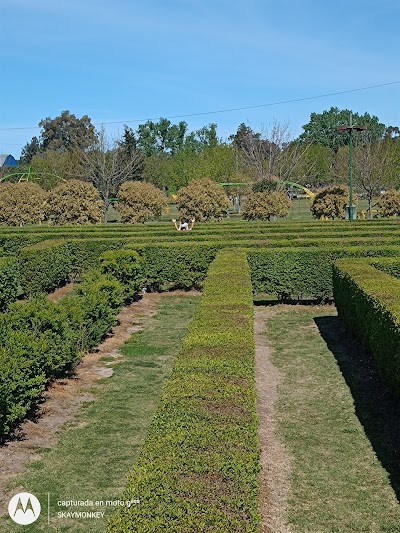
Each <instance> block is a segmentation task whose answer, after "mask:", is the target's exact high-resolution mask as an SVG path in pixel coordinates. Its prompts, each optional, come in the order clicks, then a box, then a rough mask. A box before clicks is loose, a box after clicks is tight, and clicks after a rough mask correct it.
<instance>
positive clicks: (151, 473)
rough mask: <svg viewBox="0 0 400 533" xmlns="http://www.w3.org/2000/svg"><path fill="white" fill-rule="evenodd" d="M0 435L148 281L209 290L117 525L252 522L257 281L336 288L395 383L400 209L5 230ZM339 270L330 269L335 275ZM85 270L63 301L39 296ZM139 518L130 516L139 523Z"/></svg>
mask: <svg viewBox="0 0 400 533" xmlns="http://www.w3.org/2000/svg"><path fill="white" fill-rule="evenodd" d="M0 251H1V257H0V309H1V314H0V373H1V381H0V434H1V436H2V438H4V437H6V436H7V435H8V434H9V433H10V432H11V431H12V430H13V428H15V427H16V425H17V424H18V423H19V422H20V421H21V420H23V418H24V417H26V415H27V414H28V413H29V412H30V411H31V410H32V409H33V408H34V407H35V405H36V404H37V402H38V401H39V399H40V398H41V395H42V393H43V391H44V389H45V387H46V385H47V384H48V382H49V381H50V380H51V379H53V378H54V377H56V376H60V375H63V374H65V373H66V372H68V371H70V370H71V369H73V367H74V365H76V364H77V363H78V362H79V360H80V358H81V356H82V354H83V352H84V351H85V350H87V349H90V348H92V347H94V346H96V344H98V343H99V341H100V340H101V339H102V338H103V337H104V335H105V334H106V333H107V332H108V331H109V330H110V329H111V327H112V325H113V323H114V321H115V317H116V315H117V313H118V311H119V310H120V309H121V307H122V306H123V305H124V302H126V301H127V300H129V299H131V298H133V297H134V296H135V294H137V293H138V292H140V291H141V290H142V288H143V287H146V288H147V290H165V289H172V288H181V289H191V288H200V289H204V291H203V296H202V299H201V302H200V304H199V307H198V308H197V311H196V313H195V316H194V318H193V320H192V322H191V324H190V326H189V329H188V332H187V336H186V338H185V340H184V343H183V347H182V349H181V352H180V353H179V355H178V356H177V359H176V361H175V365H174V368H173V373H172V375H171V377H170V379H169V380H168V381H167V383H166V385H165V386H164V389H163V396H162V399H161V403H160V406H159V409H158V412H157V415H156V417H155V419H154V420H153V423H152V425H151V428H150V431H149V434H148V438H147V440H146V443H145V445H144V449H143V450H142V454H141V457H140V460H139V462H138V464H136V465H135V466H134V468H133V470H132V472H131V474H130V477H129V481H128V484H127V487H126V491H125V494H124V495H123V499H125V500H127V499H136V498H138V495H139V494H140V497H141V498H143V499H145V500H146V502H147V504H146V506H136V507H131V508H130V509H122V510H120V511H119V512H117V513H116V514H115V515H114V516H113V518H112V519H111V522H110V523H109V527H108V532H109V533H117V532H119V533H125V532H127V531H138V532H141V531H142V532H151V531H168V530H170V531H176V532H182V533H183V532H185V533H186V532H190V531H193V532H195V531H196V532H200V531H221V532H223V531H226V532H232V531H243V532H246V531H248V532H250V531H256V530H257V527H258V523H259V515H258V510H257V493H258V481H257V475H258V447H257V413H256V398H255V388H254V341H253V307H252V306H253V294H255V293H266V294H268V295H272V296H273V297H274V298H277V299H278V300H290V299H292V300H295V299H308V300H315V301H316V302H321V301H325V300H328V299H332V298H334V300H335V303H336V305H337V308H338V313H339V316H340V317H342V318H343V320H345V321H346V323H347V324H348V326H349V327H350V328H351V329H352V330H353V331H354V332H355V334H356V335H357V336H358V337H359V338H360V339H361V340H362V341H363V342H364V343H365V344H366V345H367V346H368V347H369V348H370V350H371V352H372V353H373V354H374V356H375V357H376V359H377V362H378V365H379V367H380V369H381V372H382V374H383V376H385V378H386V379H387V381H388V383H390V385H391V386H392V387H394V388H395V389H396V390H397V391H399V390H400V304H399V296H400V279H399V278H400V225H399V224H398V222H397V221H395V220H389V221H385V220H377V221H360V222H354V223H351V224H349V223H348V222H342V221H338V222H318V221H315V222H314V221H313V222H298V223H289V222H279V223H262V222H254V223H253V222H252V223H248V222H226V223H208V224H198V225H197V226H196V227H195V228H194V230H193V231H192V232H190V233H186V232H176V231H175V230H174V228H173V227H170V226H166V225H165V224H148V225H143V226H139V225H138V226H136V225H133V226H126V225H109V226H107V227H98V226H88V227H83V228H79V229H77V228H76V227H65V228H55V227H44V226H36V227H32V228H28V227H25V228H20V229H19V230H18V231H17V230H16V229H15V228H14V229H13V228H4V229H2V231H1V234H0ZM332 273H333V275H332ZM69 281H76V282H77V283H76V288H75V290H74V291H73V292H72V293H71V294H69V295H67V296H65V297H64V298H62V299H61V300H60V301H58V302H51V301H49V300H48V299H47V298H46V293H49V292H50V291H53V290H54V289H56V288H57V287H61V286H63V285H64V284H66V283H68V282H69ZM133 523H134V526H133V525H132V524H133Z"/></svg>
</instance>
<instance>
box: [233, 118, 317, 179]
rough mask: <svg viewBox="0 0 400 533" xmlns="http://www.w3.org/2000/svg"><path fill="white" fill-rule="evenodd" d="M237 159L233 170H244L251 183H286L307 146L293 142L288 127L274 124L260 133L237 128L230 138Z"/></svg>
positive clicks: (242, 127)
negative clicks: (278, 180) (253, 181)
mask: <svg viewBox="0 0 400 533" xmlns="http://www.w3.org/2000/svg"><path fill="white" fill-rule="evenodd" d="M230 140H231V141H232V143H233V145H234V147H235V150H236V155H237V167H239V166H240V167H241V168H242V169H243V168H244V169H245V171H246V172H247V173H249V174H251V175H252V176H253V177H254V179H255V181H258V180H263V179H274V178H276V177H278V178H279V179H281V180H289V179H290V178H291V177H292V175H293V174H295V173H296V172H297V168H298V166H299V163H300V161H301V159H302V157H303V154H304V153H305V152H306V151H307V145H305V144H302V143H299V142H293V138H292V134H291V131H290V129H289V124H288V123H284V124H280V123H279V122H278V121H276V120H274V121H273V123H272V125H270V126H269V127H268V128H264V129H263V130H262V131H261V132H254V131H253V130H252V129H251V128H249V127H248V126H245V125H244V124H241V125H240V126H239V128H238V131H237V132H236V134H235V135H233V136H231V137H230Z"/></svg>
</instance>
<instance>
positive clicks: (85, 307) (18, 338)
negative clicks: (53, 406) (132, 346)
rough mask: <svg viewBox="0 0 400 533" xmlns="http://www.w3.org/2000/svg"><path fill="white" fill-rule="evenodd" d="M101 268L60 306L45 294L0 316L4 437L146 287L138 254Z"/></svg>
mask: <svg viewBox="0 0 400 533" xmlns="http://www.w3.org/2000/svg"><path fill="white" fill-rule="evenodd" d="M101 269H102V270H103V271H104V272H106V273H103V274H102V273H100V272H99V271H98V270H92V271H91V272H90V273H87V274H86V275H85V277H84V280H83V282H81V283H80V284H79V285H78V287H77V288H76V289H75V291H74V293H73V294H70V295H68V296H66V297H64V298H63V299H62V300H61V301H60V302H57V303H55V302H50V301H48V300H46V299H45V297H44V296H42V297H39V298H36V299H33V300H30V301H27V302H24V303H20V302H16V303H13V304H11V305H10V307H9V310H8V311H7V312H6V313H4V314H3V315H0V439H1V438H2V437H4V435H5V434H7V433H9V432H10V430H11V429H12V428H13V427H14V426H15V424H16V423H18V422H19V421H20V420H21V419H22V418H23V417H24V416H26V414H27V413H28V411H29V410H30V409H32V407H34V406H35V405H36V403H37V401H38V400H39V399H40V396H41V394H42V392H43V390H44V388H45V387H46V384H47V383H48V381H49V380H50V379H51V378H53V377H55V376H57V375H60V374H61V373H63V372H65V371H66V370H68V369H70V368H71V367H73V366H74V365H75V364H76V363H77V362H78V361H79V359H80V356H81V353H82V351H84V350H87V349H89V348H92V347H93V346H96V345H97V344H98V343H99V342H100V341H101V339H102V338H103V337H104V335H105V334H106V333H107V331H108V330H109V329H110V328H111V327H112V325H113V324H114V322H115V317H116V315H117V313H118V311H119V309H120V307H121V306H122V304H123V302H124V300H125V299H126V298H127V297H132V296H133V295H134V293H135V292H137V288H138V287H140V286H141V283H142V279H143V275H144V273H143V264H142V261H141V259H140V257H139V256H138V255H137V254H136V253H135V252H129V251H124V252H119V251H109V252H107V253H106V254H104V256H103V257H102V263H101ZM110 274H111V275H110ZM116 278H118V279H116Z"/></svg>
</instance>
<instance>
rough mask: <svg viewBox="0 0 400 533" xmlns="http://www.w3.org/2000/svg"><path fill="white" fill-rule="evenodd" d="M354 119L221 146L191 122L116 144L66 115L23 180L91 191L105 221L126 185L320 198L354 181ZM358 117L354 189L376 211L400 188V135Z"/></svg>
mask: <svg viewBox="0 0 400 533" xmlns="http://www.w3.org/2000/svg"><path fill="white" fill-rule="evenodd" d="M349 116H350V110H347V109H345V110H340V109H338V108H337V107H332V108H330V109H329V110H327V111H324V112H322V113H312V114H311V116H310V120H309V122H308V123H307V124H305V125H304V126H303V132H302V133H301V135H299V136H298V137H297V138H294V137H293V135H292V133H291V130H290V127H289V124H288V123H279V122H277V121H274V122H273V123H272V124H271V125H269V126H268V127H262V128H260V130H259V131H255V130H254V129H252V128H250V127H249V126H248V125H246V124H243V123H242V124H240V125H239V127H238V128H237V131H236V132H235V133H234V134H232V135H231V136H230V137H229V138H228V139H227V140H222V139H221V138H219V137H218V135H217V125H216V124H214V123H212V124H209V125H207V126H204V127H203V128H200V129H198V130H196V131H189V129H188V125H187V123H186V122H184V121H180V122H178V123H177V124H173V123H172V122H171V121H170V120H168V119H165V118H160V119H159V120H158V121H151V120H149V121H147V122H145V123H144V124H141V125H139V126H138V127H137V129H136V130H133V129H132V128H130V127H128V126H127V125H125V126H124V131H123V134H122V135H121V136H120V138H118V139H115V140H111V139H110V138H109V137H107V135H106V133H105V130H104V129H103V128H100V129H98V130H96V129H95V127H94V125H93V124H92V122H91V119H90V118H89V117H88V116H87V115H85V116H83V117H81V118H77V117H76V116H75V115H73V114H71V113H70V112H69V111H63V112H62V113H61V114H60V116H58V117H55V118H50V117H47V118H45V119H43V120H41V121H40V123H39V127H40V128H41V131H40V135H39V136H38V137H36V136H35V137H33V138H32V140H31V141H30V142H28V143H27V144H26V145H25V146H24V148H23V150H22V152H21V159H20V167H21V168H20V171H22V172H23V170H24V168H28V167H29V168H30V171H31V172H32V173H33V174H34V175H35V176H36V177H37V181H38V183H39V184H40V185H41V186H42V187H43V188H45V189H47V190H50V189H52V188H54V186H55V185H57V183H58V182H59V180H60V178H62V179H72V178H75V179H80V180H84V181H88V182H90V183H92V184H93V185H94V186H95V187H96V189H97V190H98V191H99V194H100V197H101V199H102V201H103V203H104V210H105V211H104V217H106V213H107V208H108V203H109V201H110V198H112V196H113V195H114V196H115V194H116V193H117V191H118V189H119V187H120V186H121V184H122V183H124V182H125V181H145V182H148V183H151V184H153V185H155V186H156V187H158V188H159V189H162V190H164V191H166V192H168V193H173V192H175V191H176V190H178V189H179V188H181V187H183V186H186V185H188V184H189V183H190V182H191V181H193V180H196V179H200V178H204V177H207V178H209V179H211V180H212V181H215V182H231V183H236V182H246V183H247V182H249V183H254V182H261V181H262V182H264V181H265V180H267V181H268V180H276V179H278V180H281V181H284V180H286V181H295V182H297V183H300V184H302V185H306V186H308V187H310V188H313V189H318V188H321V187H322V186H324V185H328V184H341V183H346V181H347V176H348V156H349V154H348V133H344V132H340V131H339V130H338V126H341V125H347V124H348V122H349ZM352 117H353V123H354V124H359V125H364V126H366V127H367V129H366V130H365V131H363V132H354V135H353V145H354V150H353V175H354V185H355V188H356V190H357V192H358V193H359V195H362V196H364V197H366V198H367V199H368V201H369V205H370V208H372V203H373V199H374V197H376V196H377V195H378V194H379V193H380V191H381V190H382V189H389V188H393V189H398V188H399V186H400V183H399V176H400V142H399V140H400V130H399V128H398V127H396V126H388V125H385V124H383V123H381V122H380V121H379V119H378V117H376V116H371V115H370V114H369V113H364V114H362V115H361V114H358V113H356V112H352Z"/></svg>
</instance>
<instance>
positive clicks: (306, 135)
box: [299, 107, 386, 153]
mask: <svg viewBox="0 0 400 533" xmlns="http://www.w3.org/2000/svg"><path fill="white" fill-rule="evenodd" d="M350 113H352V122H353V124H359V125H364V126H367V131H368V136H369V139H370V141H371V142H376V141H378V140H380V139H382V138H383V137H384V135H385V131H386V126H385V124H382V123H381V122H379V119H378V117H376V116H375V115H373V116H371V115H370V114H369V113H364V114H363V115H360V114H358V113H355V112H351V111H350V110H349V109H338V108H337V107H331V108H330V109H329V110H328V111H323V112H322V113H311V115H310V121H309V122H308V123H307V124H305V125H304V126H303V130H304V132H303V133H302V134H301V135H300V137H299V140H300V141H301V142H305V143H311V144H319V145H321V146H325V147H327V148H330V149H331V150H333V151H334V152H335V153H337V151H338V150H339V148H340V147H341V146H345V145H347V144H348V142H349V139H348V134H347V133H344V132H340V131H338V129H337V128H338V126H345V125H348V124H349V118H350ZM360 135H361V133H358V132H354V133H353V136H354V140H355V142H356V141H357V139H358V138H359V137H360Z"/></svg>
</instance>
